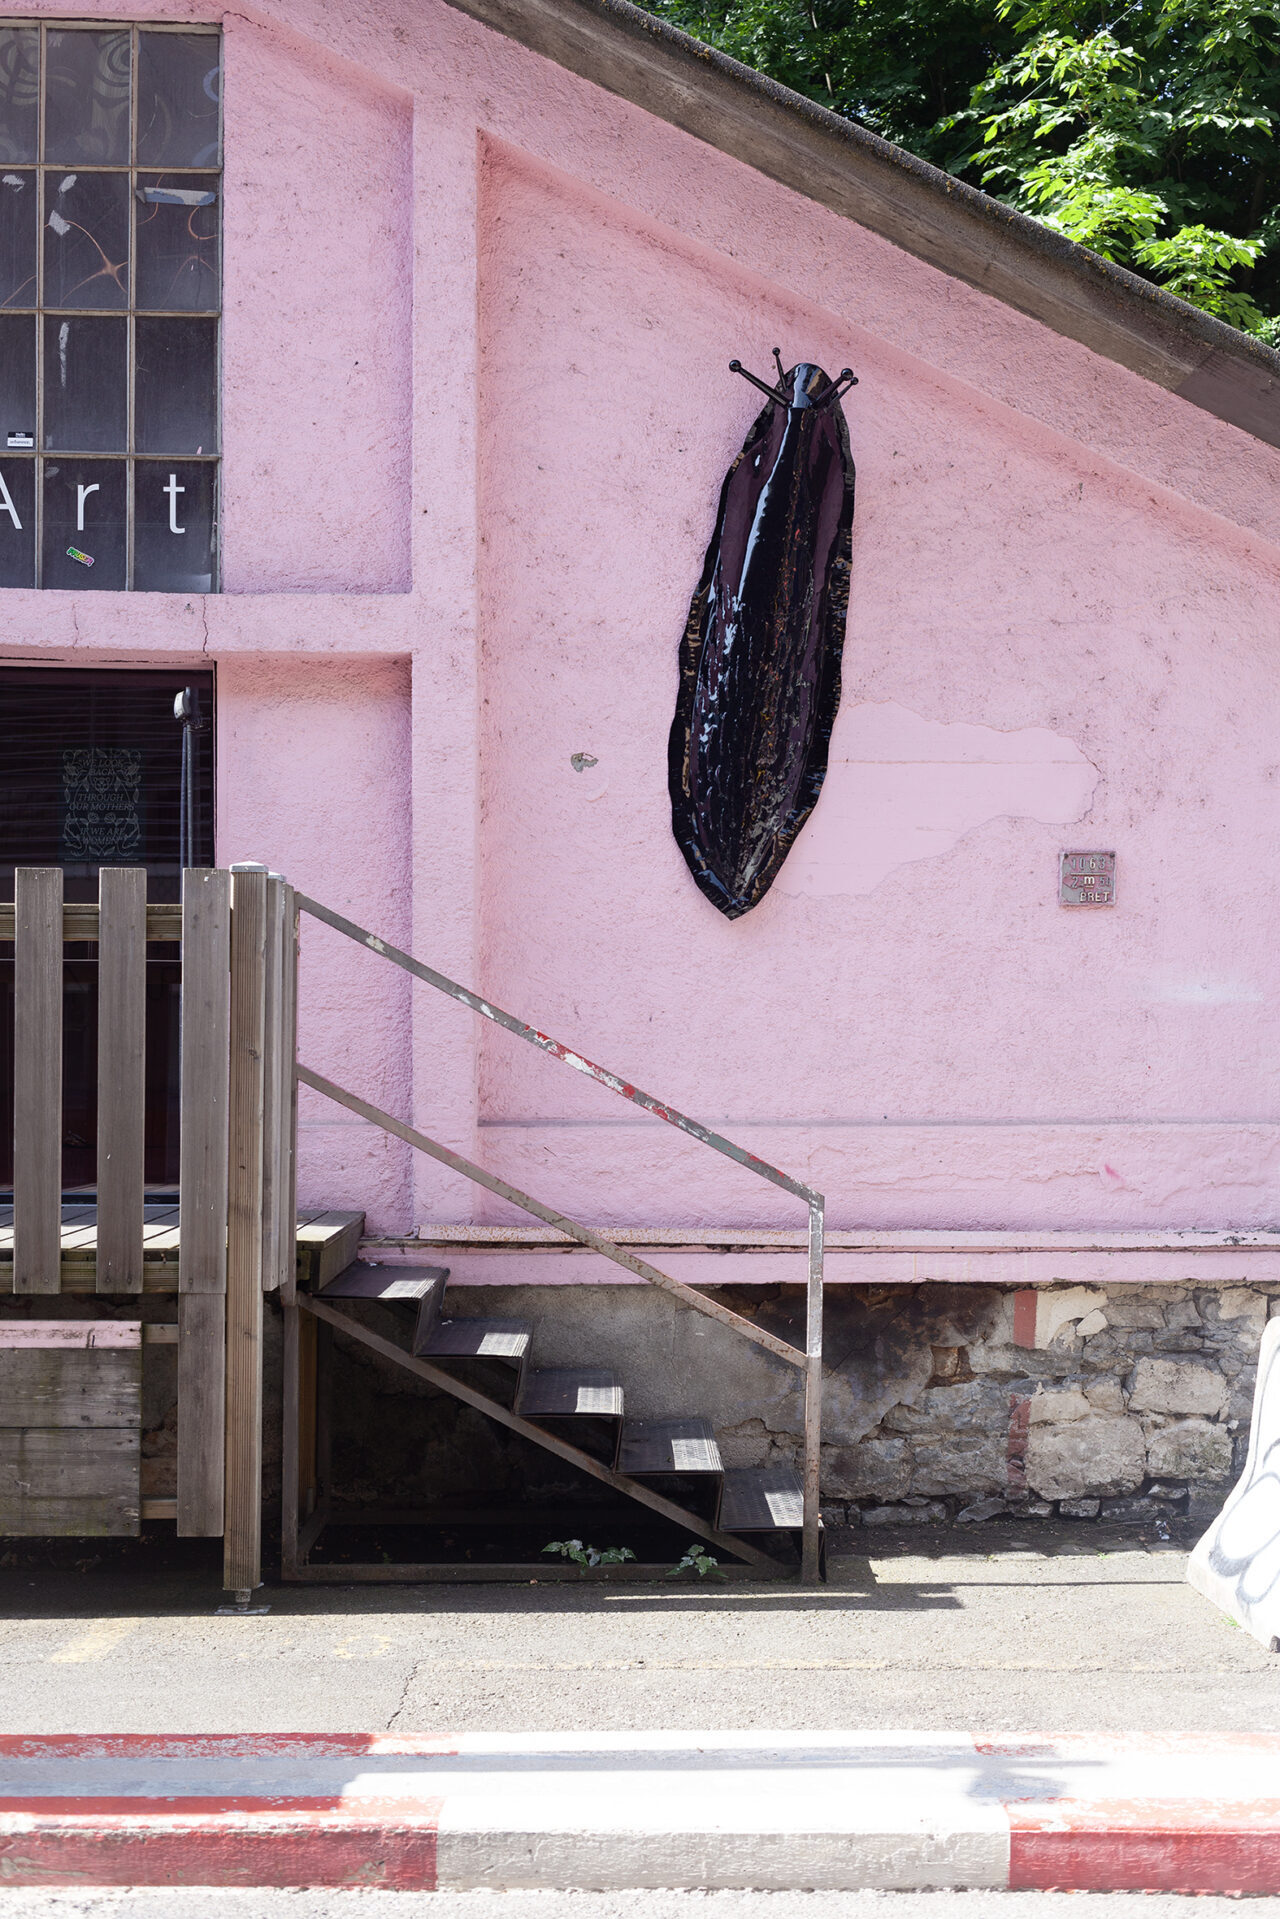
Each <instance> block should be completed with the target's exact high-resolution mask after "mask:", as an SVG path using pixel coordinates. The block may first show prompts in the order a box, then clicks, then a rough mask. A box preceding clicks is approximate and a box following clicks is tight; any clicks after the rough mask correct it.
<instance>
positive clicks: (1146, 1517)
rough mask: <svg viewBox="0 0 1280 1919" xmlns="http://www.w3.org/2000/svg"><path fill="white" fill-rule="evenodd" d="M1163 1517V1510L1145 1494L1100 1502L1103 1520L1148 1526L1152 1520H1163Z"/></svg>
mask: <svg viewBox="0 0 1280 1919" xmlns="http://www.w3.org/2000/svg"><path fill="white" fill-rule="evenodd" d="M1164 1516H1165V1515H1164V1512H1163V1509H1162V1508H1161V1507H1160V1506H1158V1505H1157V1504H1156V1502H1155V1500H1154V1499H1148V1498H1147V1496H1146V1494H1145V1493H1138V1494H1136V1495H1130V1496H1129V1497H1128V1498H1125V1499H1104V1500H1103V1502H1102V1517H1103V1518H1104V1519H1120V1520H1125V1521H1129V1522H1132V1521H1134V1520H1137V1521H1138V1522H1140V1523H1145V1524H1150V1523H1151V1522H1152V1521H1154V1520H1157V1519H1163V1518H1164Z"/></svg>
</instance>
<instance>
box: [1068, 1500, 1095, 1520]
mask: <svg viewBox="0 0 1280 1919" xmlns="http://www.w3.org/2000/svg"><path fill="white" fill-rule="evenodd" d="M1101 1510H1102V1501H1101V1500H1100V1499H1064V1500H1063V1501H1062V1502H1061V1504H1060V1505H1059V1507H1058V1511H1059V1512H1060V1513H1061V1515H1062V1517H1063V1518H1064V1519H1096V1518H1097V1517H1098V1514H1099V1512H1101Z"/></svg>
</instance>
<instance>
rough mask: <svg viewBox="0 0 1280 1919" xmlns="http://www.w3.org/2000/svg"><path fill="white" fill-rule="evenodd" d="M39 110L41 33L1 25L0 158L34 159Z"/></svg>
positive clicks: (30, 29) (2, 159)
mask: <svg viewBox="0 0 1280 1919" xmlns="http://www.w3.org/2000/svg"><path fill="white" fill-rule="evenodd" d="M39 112H40V35H39V33H38V32H37V30H36V29H35V28H34V27H0V161H4V162H8V161H10V160H36V159H38V158H39V155H38V153H37V152H36V136H37V134H38V132H39Z"/></svg>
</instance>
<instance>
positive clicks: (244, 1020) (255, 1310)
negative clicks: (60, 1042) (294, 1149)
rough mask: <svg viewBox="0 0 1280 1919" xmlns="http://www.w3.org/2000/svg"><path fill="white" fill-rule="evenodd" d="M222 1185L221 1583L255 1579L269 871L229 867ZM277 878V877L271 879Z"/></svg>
mask: <svg viewBox="0 0 1280 1919" xmlns="http://www.w3.org/2000/svg"><path fill="white" fill-rule="evenodd" d="M231 871H232V875H233V879H232V900H231V1062H230V1064H231V1076H230V1097H229V1101H228V1121H229V1128H228V1192H227V1446H226V1461H227V1465H226V1526H225V1533H224V1538H223V1575H222V1579H223V1584H224V1586H226V1587H227V1588H228V1589H229V1590H230V1591H231V1592H234V1593H235V1595H236V1598H237V1600H239V1601H242V1602H243V1601H246V1600H247V1598H248V1595H249V1594H250V1593H251V1592H252V1591H253V1589H254V1588H255V1586H260V1585H261V1584H262V1279H263V1268H262V1253H263V1225H264V1218H263V1165H264V1161H263V1150H264V1140H263V1126H264V1117H265V1094H266V1078H265V1073H264V1057H263V1055H264V1048H265V1040H266V1018H267V926H268V876H267V874H266V872H265V871H264V870H263V869H262V868H257V869H256V870H255V869H252V868H246V867H240V866H233V867H232V869H231ZM276 884H277V885H278V884H279V882H276Z"/></svg>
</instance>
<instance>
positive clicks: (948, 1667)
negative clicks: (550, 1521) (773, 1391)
mask: <svg viewBox="0 0 1280 1919" xmlns="http://www.w3.org/2000/svg"><path fill="white" fill-rule="evenodd" d="M845 1537H846V1540H847V1539H849V1538H851V1537H852V1536H851V1535H846V1536H845ZM1184 1564H1185V1554H1184V1552H1183V1551H1182V1550H1181V1549H1179V1548H1177V1547H1173V1546H1160V1545H1158V1544H1155V1545H1149V1546H1135V1545H1134V1543H1133V1541H1132V1539H1129V1540H1128V1541H1125V1540H1123V1539H1121V1538H1118V1537H1113V1538H1110V1539H1108V1537H1107V1536H1106V1535H1103V1534H1100V1533H1098V1532H1097V1531H1096V1529H1094V1528H1092V1527H1082V1528H1077V1529H1075V1530H1074V1531H1068V1532H1067V1533H1065V1535H1064V1536H1063V1537H1061V1538H1059V1539H1057V1540H1056V1541H1055V1540H1054V1539H1052V1538H1049V1537H1048V1536H1045V1537H1044V1538H1043V1539H1042V1538H1041V1536H1040V1534H1039V1533H1037V1534H1036V1535H1035V1540H1034V1543H1028V1544H1026V1545H1024V1546H1021V1547H1019V1546H1018V1545H1017V1544H1016V1543H1015V1542H1011V1540H1010V1537H1009V1532H1008V1529H999V1528H990V1529H987V1531H986V1532H985V1534H983V1533H981V1532H979V1533H975V1534H972V1535H963V1534H961V1535H956V1534H943V1535H941V1536H940V1537H938V1538H936V1539H933V1540H931V1541H930V1543H929V1545H928V1546H927V1547H926V1548H923V1549H922V1547H921V1546H920V1545H919V1544H918V1543H916V1542H912V1541H902V1542H894V1541H891V1540H887V1541H879V1540H877V1541H876V1542H875V1551H874V1553H873V1555H872V1556H871V1557H869V1558H864V1557H854V1556H849V1555H847V1554H846V1555H845V1556H843V1557H840V1558H837V1559H835V1560H834V1562H833V1578H832V1582H831V1584H830V1585H828V1586H827V1587H826V1588H824V1589H822V1590H821V1591H819V1592H816V1593H801V1592H798V1591H796V1590H795V1589H788V1588H781V1589H779V1588H777V1587H750V1586H740V1585H736V1584H735V1585H733V1586H725V1587H715V1586H711V1585H708V1586H706V1587H696V1586H690V1587H685V1586H680V1587H676V1586H674V1585H673V1586H657V1587H626V1586H618V1587H600V1586H582V1587H575V1586H563V1585H557V1586H538V1587H532V1586H529V1587H487V1586H473V1587H441V1586H419V1587H395V1586H387V1587H377V1586H363V1587H361V1586H352V1587H325V1588H315V1587H312V1588H299V1587H293V1588H281V1587H271V1588H268V1589H267V1590H266V1592H265V1594H264V1595H263V1597H264V1598H265V1599H266V1600H268V1601H269V1602H270V1606H271V1611H270V1612H269V1613H267V1614H266V1615H265V1616H261V1617H249V1618H242V1619H241V1618H220V1617H218V1616H217V1615H216V1613H215V1608H216V1606H217V1605H218V1603H219V1602H220V1600H221V1597H222V1595H221V1593H220V1592H219V1590H218V1585H217V1572H216V1570H215V1569H214V1568H215V1562H214V1560H213V1558H212V1556H211V1557H210V1563H209V1570H208V1572H207V1573H206V1574H204V1575H201V1576H200V1577H194V1578H193V1577H192V1576H190V1575H183V1576H181V1577H179V1576H176V1575H174V1576H169V1577H167V1578H162V1579H159V1580H156V1579H153V1578H143V1577H141V1576H138V1575H135V1574H132V1573H129V1574H125V1573H121V1572H119V1571H117V1570H112V1569H111V1568H110V1567H109V1566H102V1567H88V1568H86V1569H85V1570H84V1571H80V1572H77V1571H76V1570H75V1569H74V1567H72V1568H70V1569H69V1570H67V1571H65V1572H61V1573H52V1574H51V1573H50V1572H49V1571H47V1570H46V1569H44V1568H39V1569H37V1568H35V1567H34V1566H31V1567H28V1566H24V1565H22V1564H19V1565H17V1566H8V1567H5V1568H2V1569H0V1667H2V1669H3V1672H4V1680H5V1683H4V1686H3V1688H0V1731H5V1732H45V1733H49V1732H97V1731H102V1732H139V1733H141V1732H183V1731H187V1732H257V1731H289V1732H311V1731H315V1732H322V1731H341V1730H350V1729H355V1728H358V1729H361V1730H388V1729H391V1730H395V1729H398V1730H402V1731H412V1732H431V1733H454V1732H460V1731H472V1732H477V1731H485V1730H492V1731H502V1732H519V1731H523V1730H530V1731H546V1732H550V1731H555V1730H574V1729H583V1728H590V1729H593V1730H598V1731H609V1730H630V1729H644V1728H672V1729H678V1728H691V1727H692V1728H697V1727H701V1726H710V1727H717V1728H722V1729H731V1728H750V1727H784V1728H789V1729H797V1728H818V1729H821V1728H827V1729H837V1730H838V1729H858V1728H864V1729H865V1728H875V1727H902V1728H916V1729H919V1730H938V1731H942V1730H947V1729H964V1728H971V1727H981V1728H983V1729H984V1730H987V1731H991V1732H999V1731H1002V1730H1023V1729H1026V1728H1028V1727H1031V1728H1049V1729H1052V1730H1053V1731H1055V1732H1070V1731H1081V1732H1083V1731H1106V1730H1113V1731H1125V1730H1141V1729H1149V1730H1154V1731H1162V1730H1171V1731H1172V1730H1194V1729H1204V1730H1221V1731H1227V1730H1233V1729H1234V1730H1240V1731H1277V1730H1280V1657H1278V1656H1276V1655H1272V1654H1268V1653H1267V1652H1265V1651H1264V1650H1263V1649H1262V1648H1261V1647H1260V1646H1259V1645H1258V1644H1257V1643H1256V1642H1255V1641H1254V1640H1252V1639H1250V1638H1249V1637H1248V1636H1247V1635H1246V1634H1244V1633H1242V1632H1240V1631H1238V1630H1237V1629H1235V1628H1234V1627H1233V1626H1232V1625H1231V1624H1230V1623H1229V1622H1228V1621H1227V1620H1226V1619H1225V1618H1224V1617H1223V1615H1222V1614H1221V1613H1219V1612H1218V1611H1217V1610H1216V1609H1215V1608H1214V1607H1212V1606H1210V1605H1209V1604H1208V1602H1207V1601H1205V1600H1204V1599H1202V1598H1200V1597H1199V1596H1198V1595H1197V1594H1196V1593H1194V1592H1192V1591H1191V1590H1190V1588H1189V1587H1188V1586H1187V1585H1186V1584H1185V1582H1184V1580H1183V1568H1184ZM37 1572H38V1576H37Z"/></svg>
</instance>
